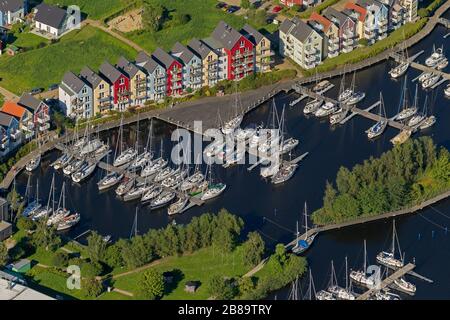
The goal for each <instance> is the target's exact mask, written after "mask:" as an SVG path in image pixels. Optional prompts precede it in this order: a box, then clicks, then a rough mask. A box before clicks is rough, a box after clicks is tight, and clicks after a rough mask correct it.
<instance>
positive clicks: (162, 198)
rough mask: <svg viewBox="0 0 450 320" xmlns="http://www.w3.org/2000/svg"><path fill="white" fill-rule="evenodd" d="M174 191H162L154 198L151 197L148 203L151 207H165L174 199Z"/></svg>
mask: <svg viewBox="0 0 450 320" xmlns="http://www.w3.org/2000/svg"><path fill="white" fill-rule="evenodd" d="M175 196H176V194H175V192H173V191H164V192H162V193H161V194H160V195H159V196H157V197H156V198H155V199H153V200H152V201H151V203H150V208H151V209H158V208H162V207H165V206H167V205H169V204H170V202H172V200H173V199H175Z"/></svg>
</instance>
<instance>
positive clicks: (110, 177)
mask: <svg viewBox="0 0 450 320" xmlns="http://www.w3.org/2000/svg"><path fill="white" fill-rule="evenodd" d="M123 177H124V175H123V173H118V172H111V173H109V174H107V175H106V176H105V177H104V178H103V179H101V180H100V181H99V182H98V183H97V186H98V190H99V191H103V190H106V189H109V188H111V187H114V186H115V185H116V184H118V183H119V182H120V181H121V180H122V178H123Z"/></svg>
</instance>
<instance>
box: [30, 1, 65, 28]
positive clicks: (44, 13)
mask: <svg viewBox="0 0 450 320" xmlns="http://www.w3.org/2000/svg"><path fill="white" fill-rule="evenodd" d="M36 10H37V12H36V15H35V17H34V20H36V21H38V22H40V23H43V24H45V25H48V26H50V27H53V28H57V29H59V28H60V27H61V25H62V24H63V22H64V19H65V18H66V11H65V10H63V9H61V8H60V7H57V6H51V5H48V4H46V3H41V4H40V5H38V6H36Z"/></svg>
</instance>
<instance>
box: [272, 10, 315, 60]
mask: <svg viewBox="0 0 450 320" xmlns="http://www.w3.org/2000/svg"><path fill="white" fill-rule="evenodd" d="M322 48H323V38H322V36H321V35H320V34H319V33H318V32H317V31H315V30H314V29H313V28H311V27H310V26H309V25H308V24H306V23H304V22H303V21H301V20H300V19H297V18H293V19H292V20H289V19H286V20H284V21H283V23H282V24H281V26H280V43H279V50H280V54H281V55H282V56H284V57H289V58H290V59H292V60H293V61H294V62H296V63H297V64H299V65H300V66H301V67H302V68H305V69H311V68H314V67H316V66H317V65H318V64H319V63H321V62H322V56H323V55H322Z"/></svg>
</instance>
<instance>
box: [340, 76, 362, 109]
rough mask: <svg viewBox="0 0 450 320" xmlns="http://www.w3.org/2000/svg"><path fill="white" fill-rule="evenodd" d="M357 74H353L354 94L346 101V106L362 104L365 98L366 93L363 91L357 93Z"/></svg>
mask: <svg viewBox="0 0 450 320" xmlns="http://www.w3.org/2000/svg"><path fill="white" fill-rule="evenodd" d="M355 76H356V72H355V73H353V81H352V88H351V90H352V91H353V93H352V94H351V96H350V97H349V98H348V99H347V100H346V101H345V104H347V105H349V106H352V105H355V104H357V103H359V102H361V101H362V100H363V99H364V98H365V97H366V93H365V92H362V91H356V80H355Z"/></svg>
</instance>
